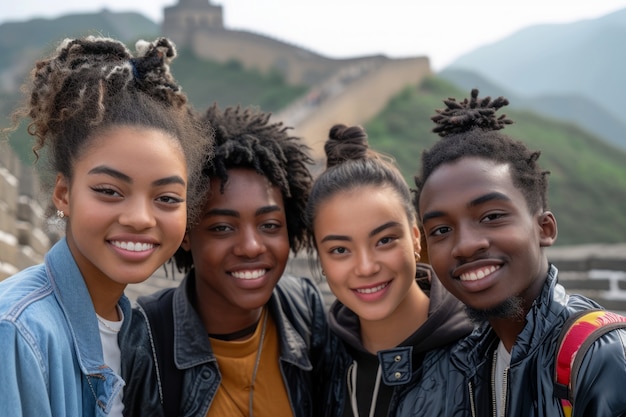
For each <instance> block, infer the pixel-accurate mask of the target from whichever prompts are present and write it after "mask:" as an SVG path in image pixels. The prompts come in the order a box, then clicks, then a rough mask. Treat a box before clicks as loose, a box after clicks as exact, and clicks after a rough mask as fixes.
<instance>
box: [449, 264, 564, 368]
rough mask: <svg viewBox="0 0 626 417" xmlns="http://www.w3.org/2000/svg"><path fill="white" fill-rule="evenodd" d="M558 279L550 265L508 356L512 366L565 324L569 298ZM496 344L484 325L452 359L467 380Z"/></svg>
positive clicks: (489, 357)
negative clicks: (562, 323) (554, 328)
mask: <svg viewBox="0 0 626 417" xmlns="http://www.w3.org/2000/svg"><path fill="white" fill-rule="evenodd" d="M557 275H558V270H557V268H556V267H555V266H554V265H552V264H551V265H550V266H549V269H548V275H547V277H546V281H545V283H544V285H543V289H542V291H541V294H540V296H539V297H538V298H537V299H536V300H535V301H534V302H533V305H532V307H531V309H530V311H529V312H528V313H527V314H526V325H525V326H524V329H523V330H522V332H521V333H520V334H519V335H518V337H517V340H516V342H515V346H514V347H513V350H512V352H511V366H514V365H515V364H516V363H518V362H520V361H522V360H524V358H526V357H527V356H529V355H530V354H532V352H533V351H534V350H535V349H538V348H539V347H540V346H541V345H542V344H543V342H544V340H545V338H546V337H550V336H551V332H550V329H551V328H553V327H554V326H555V325H557V324H559V323H560V322H562V321H563V320H564V317H565V316H566V309H567V301H568V296H567V294H566V293H565V289H564V288H563V287H562V286H561V285H557ZM498 341H499V339H498V336H497V335H496V333H495V332H494V331H493V329H492V328H491V326H490V325H489V323H488V322H484V323H482V324H481V325H480V326H479V327H477V328H476V330H475V331H474V332H473V333H472V334H471V335H470V336H468V337H467V338H466V339H465V340H464V341H462V342H461V343H459V345H458V346H457V347H456V348H455V349H454V351H453V352H452V358H451V359H452V361H453V363H454V364H455V366H456V367H457V368H458V369H459V370H462V371H463V373H464V374H465V376H466V377H469V378H472V377H474V376H475V372H476V369H477V368H478V367H477V366H475V364H482V363H484V362H485V361H487V360H491V353H492V352H493V350H494V349H495V345H496V344H497V343H498ZM468 359H469V360H468Z"/></svg>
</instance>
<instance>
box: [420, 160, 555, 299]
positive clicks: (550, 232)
mask: <svg viewBox="0 0 626 417" xmlns="http://www.w3.org/2000/svg"><path fill="white" fill-rule="evenodd" d="M419 212H420V215H421V217H422V223H423V227H424V233H425V235H426V241H427V245H428V254H429V257H430V262H431V264H432V266H433V268H434V270H435V272H436V273H437V276H438V277H439V279H440V280H441V282H442V283H443V284H444V286H445V287H446V288H447V289H448V290H449V291H450V292H451V293H452V294H453V295H454V296H456V297H457V298H459V299H460V300H461V301H462V302H463V303H465V304H466V305H468V306H469V307H470V308H472V309H475V310H491V309H497V308H498V307H499V306H500V305H502V304H503V303H505V302H507V300H510V299H512V298H514V297H521V299H522V300H523V308H524V310H525V311H526V310H527V309H528V308H529V307H530V305H531V304H532V302H533V300H534V299H535V298H536V297H537V296H538V295H539V293H540V291H541V287H542V285H543V282H544V280H545V278H546V275H547V269H548V262H547V259H546V258H545V255H544V253H543V249H542V247H544V246H550V245H551V244H552V243H553V242H554V240H555V238H556V230H557V228H556V220H555V219H554V217H553V216H552V214H551V213H550V212H537V213H531V212H530V211H529V208H528V205H527V202H526V200H525V199H524V196H523V195H522V193H521V192H520V190H519V189H517V188H516V187H515V186H514V184H513V181H512V178H511V173H510V168H509V166H508V165H506V164H501V163H496V162H493V161H491V160H487V159H481V158H473V157H472V158H470V157H467V158H461V159H459V160H457V161H456V162H453V163H446V164H443V165H441V166H439V167H438V168H437V169H436V170H435V171H434V172H433V173H432V174H431V175H430V177H428V179H427V180H426V182H425V184H424V187H423V190H422V193H421V196H420V201H419Z"/></svg>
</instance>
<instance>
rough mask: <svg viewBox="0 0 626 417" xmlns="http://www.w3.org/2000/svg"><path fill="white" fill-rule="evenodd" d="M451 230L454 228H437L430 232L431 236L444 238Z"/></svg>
mask: <svg viewBox="0 0 626 417" xmlns="http://www.w3.org/2000/svg"><path fill="white" fill-rule="evenodd" d="M451 230H452V228H451V227H448V226H439V227H435V228H433V229H432V230H431V231H430V236H443V235H445V234H446V233H449V232H450V231H451Z"/></svg>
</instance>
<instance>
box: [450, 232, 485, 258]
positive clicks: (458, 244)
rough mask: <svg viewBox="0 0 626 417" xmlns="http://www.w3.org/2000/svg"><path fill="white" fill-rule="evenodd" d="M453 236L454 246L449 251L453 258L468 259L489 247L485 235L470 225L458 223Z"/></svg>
mask: <svg viewBox="0 0 626 417" xmlns="http://www.w3.org/2000/svg"><path fill="white" fill-rule="evenodd" d="M454 237H455V241H454V246H453V248H452V251H451V255H452V256H453V257H454V258H459V259H469V258H471V257H473V256H474V255H476V254H477V253H480V252H482V251H484V250H486V249H487V248H488V247H489V239H488V238H487V236H486V235H485V234H484V233H481V232H480V231H478V230H476V228H475V227H473V226H472V225H468V224H461V225H458V226H457V228H456V230H455V233H454Z"/></svg>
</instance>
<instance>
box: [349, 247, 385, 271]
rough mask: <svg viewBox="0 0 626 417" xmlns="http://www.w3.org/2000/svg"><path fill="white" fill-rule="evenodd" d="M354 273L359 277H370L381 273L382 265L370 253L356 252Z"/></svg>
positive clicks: (364, 251)
mask: <svg viewBox="0 0 626 417" xmlns="http://www.w3.org/2000/svg"><path fill="white" fill-rule="evenodd" d="M355 261H356V264H355V267H354V272H355V274H356V275H357V276H360V277H368V276H372V275H374V274H376V273H377V272H378V271H380V264H379V263H378V260H377V259H376V258H375V256H374V254H373V253H371V252H370V251H367V250H363V251H358V252H356V256H355Z"/></svg>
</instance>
